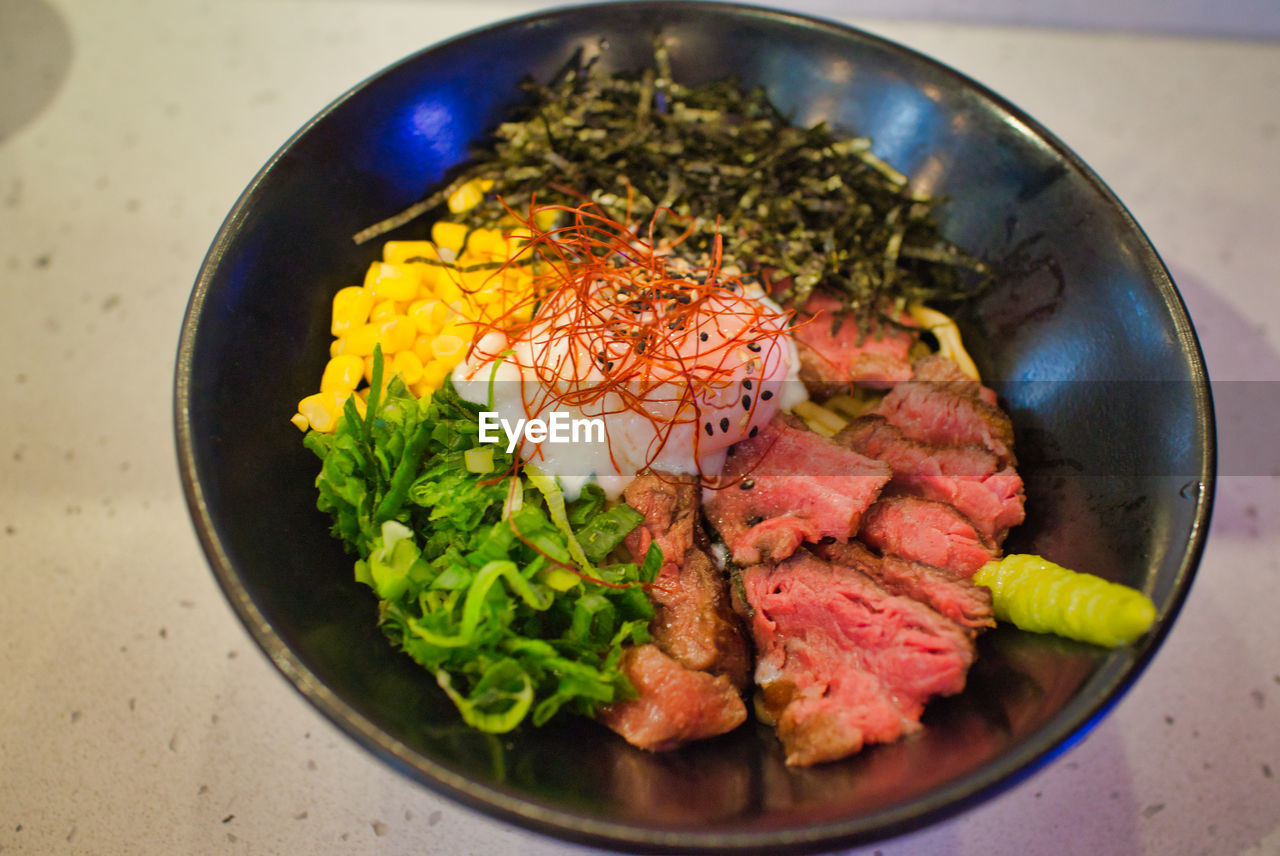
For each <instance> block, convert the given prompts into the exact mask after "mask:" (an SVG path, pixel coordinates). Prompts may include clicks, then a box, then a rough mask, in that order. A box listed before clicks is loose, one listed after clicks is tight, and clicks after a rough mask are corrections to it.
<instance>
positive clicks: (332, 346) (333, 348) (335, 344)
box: [329, 339, 347, 359]
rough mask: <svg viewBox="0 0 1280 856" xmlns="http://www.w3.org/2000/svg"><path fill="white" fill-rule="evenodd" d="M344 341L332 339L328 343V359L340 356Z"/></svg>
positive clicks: (344, 344)
mask: <svg viewBox="0 0 1280 856" xmlns="http://www.w3.org/2000/svg"><path fill="white" fill-rule="evenodd" d="M346 343H347V340H346V339H334V340H333V341H332V342H330V343H329V359H333V358H334V357H338V356H341V355H342V349H343V348H344V347H345V346H346Z"/></svg>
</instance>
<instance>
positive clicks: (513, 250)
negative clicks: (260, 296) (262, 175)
mask: <svg viewBox="0 0 1280 856" xmlns="http://www.w3.org/2000/svg"><path fill="white" fill-rule="evenodd" d="M472 184H475V183H472ZM472 184H467V185H463V187H462V188H460V189H459V190H458V191H457V192H456V193H455V194H454V195H453V196H452V197H450V199H449V208H450V210H451V211H453V212H455V213H460V212H461V211H463V210H465V209H466V208H468V207H471V206H472V205H474V204H475V202H476V201H477V200H478V199H479V197H480V194H482V193H483V192H484V191H485V190H487V189H488V188H486V187H482V186H476V187H473V186H472ZM525 235H527V232H522V231H521V230H520V229H518V228H515V227H513V228H511V229H507V230H499V229H471V228H469V227H468V226H466V225H464V224H462V223H455V222H448V221H443V220H442V221H438V222H436V223H435V224H434V225H433V226H432V228H431V240H430V241H388V242H387V243H386V244H385V245H384V246H383V251H382V260H381V261H376V262H373V263H372V264H371V265H370V266H369V269H368V272H367V273H366V275H365V279H364V283H363V284H362V285H353V286H348V287H346V288H343V289H341V290H339V291H338V293H337V294H335V295H334V296H333V314H332V323H331V332H332V333H333V336H334V340H333V344H332V345H330V347H329V357H330V358H329V362H328V364H327V365H325V368H324V372H323V374H322V375H321V378H320V391H319V392H317V393H315V394H313V395H308V396H307V397H306V398H304V399H302V401H300V402H298V412H297V413H296V414H294V416H293V418H292V420H291V421H292V422H293V424H294V425H296V426H297V427H298V428H299V430H302V431H306V430H308V429H309V428H314V429H315V430H317V431H322V432H330V431H333V430H334V428H335V426H336V425H337V422H338V417H339V416H340V415H341V414H342V411H343V408H344V406H345V405H346V401H347V399H348V398H349V397H351V396H352V395H354V396H355V397H356V408H357V410H358V412H360V413H363V412H364V405H365V400H366V399H367V396H368V385H369V384H370V383H372V378H373V351H374V348H375V347H376V346H379V345H381V346H382V356H383V365H384V368H383V383H384V384H385V383H387V382H389V381H390V380H391V378H392V377H394V376H396V375H399V376H400V378H401V379H402V380H403V381H404V384H405V386H406V387H408V389H409V391H410V392H412V393H413V394H414V395H416V396H418V397H420V398H421V397H423V396H426V395H430V394H431V393H432V392H433V391H435V390H437V389H439V388H440V386H441V385H442V384H443V383H444V379H445V377H446V376H448V374H449V373H450V372H452V371H453V369H454V367H455V366H457V364H458V363H459V362H461V361H462V359H463V357H465V356H466V353H467V349H468V348H469V347H470V346H471V342H472V339H473V337H474V335H475V333H476V329H477V327H476V323H475V322H477V321H494V320H496V319H498V318H499V317H501V316H503V315H504V314H506V313H507V312H508V311H509V310H510V309H511V308H512V307H516V306H519V305H521V304H522V303H524V298H525V297H526V296H527V295H528V293H529V291H530V289H531V288H532V287H533V276H532V274H531V272H530V268H529V266H528V265H527V264H519V263H517V264H512V265H508V266H507V267H505V268H502V269H501V270H498V269H497V267H496V265H497V264H500V263H502V262H505V261H507V260H509V259H512V258H515V257H516V255H517V254H518V253H519V251H520V249H521V247H522V246H523V244H524V236H525ZM477 266H478V267H477Z"/></svg>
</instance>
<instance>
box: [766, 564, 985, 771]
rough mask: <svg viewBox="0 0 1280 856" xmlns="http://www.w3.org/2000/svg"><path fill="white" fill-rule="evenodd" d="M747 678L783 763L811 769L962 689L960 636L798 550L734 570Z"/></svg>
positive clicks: (963, 638)
mask: <svg viewBox="0 0 1280 856" xmlns="http://www.w3.org/2000/svg"><path fill="white" fill-rule="evenodd" d="M741 585H742V588H743V591H744V596H745V598H746V600H747V602H748V604H749V605H750V607H751V610H752V612H753V615H752V620H751V625H750V626H751V632H752V636H753V638H754V640H755V643H756V648H757V651H758V654H759V659H758V661H757V665H756V682H757V683H758V684H759V685H760V687H761V691H762V696H763V706H764V708H765V712H766V714H767V715H768V716H769V718H771V719H772V720H774V721H775V722H776V725H777V731H778V736H779V738H780V739H781V740H782V743H783V746H784V747H785V749H786V760H787V763H788V764H791V765H808V764H816V763H820V762H823V761H830V760H835V759H837V758H842V757H845V756H846V755H849V754H852V753H854V752H857V751H859V750H860V749H861V748H862V747H863V746H864V745H865V744H868V743H885V742H890V741H892V740H896V739H897V738H898V737H900V736H902V735H903V734H907V733H910V732H912V731H915V730H917V729H919V728H920V722H919V720H920V715H921V713H922V712H923V710H924V706H925V703H926V702H927V701H928V700H929V699H930V698H932V697H933V696H936V695H951V694H954V693H958V692H960V691H961V690H962V689H963V688H964V683H965V677H966V674H967V672H968V669H969V666H970V664H971V663H972V662H973V658H974V648H973V643H972V640H971V638H970V635H969V634H968V633H966V632H965V631H963V630H962V629H961V628H960V627H959V626H958V625H956V624H955V623H954V622H952V621H950V620H948V619H946V618H944V617H943V616H942V615H940V614H939V613H937V612H935V611H934V610H932V609H930V608H929V607H928V606H926V605H924V604H923V603H920V602H918V601H916V600H914V599H912V598H910V597H904V596H901V595H897V594H893V593H890V592H889V591H887V590H886V589H885V588H884V587H882V586H881V585H879V584H877V583H876V581H875V580H873V579H872V578H871V577H869V576H867V575H866V574H864V573H862V572H861V571H859V570H857V569H856V568H853V567H850V566H848V565H843V564H833V563H830V562H826V561H823V560H822V559H819V558H818V557H816V556H814V555H813V554H812V553H810V552H808V551H807V550H801V551H799V552H797V553H795V554H794V555H793V556H791V557H790V558H789V559H787V560H786V561H784V562H782V563H780V564H777V565H756V566H754V567H749V568H746V569H743V570H742V571H741Z"/></svg>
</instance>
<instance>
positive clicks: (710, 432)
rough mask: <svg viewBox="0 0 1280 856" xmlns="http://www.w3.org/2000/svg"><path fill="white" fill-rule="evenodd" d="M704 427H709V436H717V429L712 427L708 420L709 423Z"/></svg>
mask: <svg viewBox="0 0 1280 856" xmlns="http://www.w3.org/2000/svg"><path fill="white" fill-rule="evenodd" d="M702 427H703V428H706V429H707V436H708V437H714V436H715V433H716V429H714V428H712V427H711V423H710V422H707V423H706V424H704V425H703V426H702Z"/></svg>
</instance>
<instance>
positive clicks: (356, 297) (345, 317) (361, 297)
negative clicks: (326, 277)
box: [330, 285, 373, 336]
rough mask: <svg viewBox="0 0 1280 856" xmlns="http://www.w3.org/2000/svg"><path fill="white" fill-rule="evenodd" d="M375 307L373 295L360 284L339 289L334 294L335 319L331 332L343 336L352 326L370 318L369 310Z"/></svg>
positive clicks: (356, 325)
mask: <svg viewBox="0 0 1280 856" xmlns="http://www.w3.org/2000/svg"><path fill="white" fill-rule="evenodd" d="M372 308H373V295H372V294H370V293H369V292H368V291H367V290H366V289H363V288H361V287H360V286H358V285H349V286H347V287H346V288H341V289H338V293H337V294H335V295H334V296H333V321H332V323H331V324H330V332H332V333H333V335H335V336H341V335H342V334H344V333H346V332H347V331H348V330H350V329H351V328H352V327H358V326H359V325H361V324H364V323H365V322H366V321H368V320H369V311H370V310H371V309H372Z"/></svg>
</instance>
